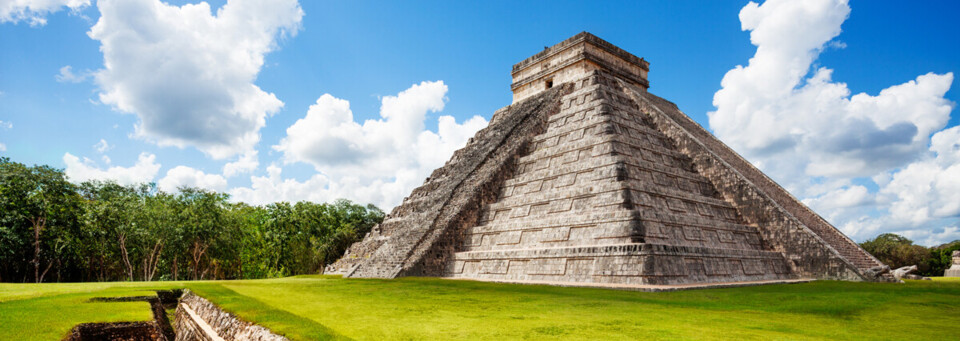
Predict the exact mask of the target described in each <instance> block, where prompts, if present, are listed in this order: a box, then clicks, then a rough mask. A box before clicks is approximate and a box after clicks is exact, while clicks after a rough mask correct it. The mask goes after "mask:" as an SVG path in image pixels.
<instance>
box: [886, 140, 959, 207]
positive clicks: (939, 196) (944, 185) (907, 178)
mask: <svg viewBox="0 0 960 341" xmlns="http://www.w3.org/2000/svg"><path fill="white" fill-rule="evenodd" d="M932 141H933V142H932V143H931V146H930V151H931V152H933V153H935V154H936V156H935V157H932V158H928V159H924V160H921V161H918V162H914V163H912V164H910V165H908V166H906V167H904V168H903V169H902V170H900V171H898V172H896V173H893V174H892V175H891V176H890V181H889V183H887V184H885V185H884V186H883V187H882V188H881V189H880V194H881V195H884V196H886V197H888V198H890V199H889V200H890V201H891V204H890V213H891V217H892V218H893V219H894V220H895V221H896V222H905V223H909V224H910V225H912V226H921V225H922V224H925V223H928V222H930V221H933V220H935V219H941V218H954V217H960V127H953V128H950V129H946V130H943V131H941V132H938V133H937V134H936V135H933V138H932Z"/></svg>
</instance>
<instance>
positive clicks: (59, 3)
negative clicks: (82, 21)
mask: <svg viewBox="0 0 960 341" xmlns="http://www.w3.org/2000/svg"><path fill="white" fill-rule="evenodd" d="M89 5H90V0H0V23H5V22H12V23H19V22H21V21H22V22H28V23H30V26H42V25H45V24H46V23H47V15H49V14H51V13H54V12H58V11H60V10H62V9H64V8H67V9H70V10H71V11H74V12H76V11H79V10H81V9H83V8H84V7H86V6H89Z"/></svg>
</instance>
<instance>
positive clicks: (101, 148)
mask: <svg viewBox="0 0 960 341" xmlns="http://www.w3.org/2000/svg"><path fill="white" fill-rule="evenodd" d="M93 149H96V150H97V152H100V153H101V154H103V153H104V152H106V151H108V150H110V149H113V146H111V145H110V144H109V143H107V140H104V139H100V142H97V144H95V145H93Z"/></svg>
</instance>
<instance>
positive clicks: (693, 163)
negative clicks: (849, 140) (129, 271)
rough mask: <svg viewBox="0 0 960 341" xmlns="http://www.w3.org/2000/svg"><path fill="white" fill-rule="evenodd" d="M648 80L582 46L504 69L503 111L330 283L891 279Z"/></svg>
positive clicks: (612, 51)
mask: <svg viewBox="0 0 960 341" xmlns="http://www.w3.org/2000/svg"><path fill="white" fill-rule="evenodd" d="M648 70H649V63H648V62H646V61H645V60H643V59H642V58H638V57H636V56H634V55H632V54H630V53H628V52H626V51H624V50H622V49H620V48H618V47H616V46H614V45H612V44H610V43H608V42H606V41H604V40H602V39H600V38H597V37H596V36H594V35H592V34H589V33H586V32H584V33H580V34H577V35H576V36H573V37H571V38H569V39H567V40H565V41H563V42H561V43H559V44H557V45H554V46H553V47H550V48H547V49H545V50H543V51H542V52H540V53H537V54H536V55H534V56H532V57H530V58H527V59H526V60H524V61H522V62H520V63H518V64H516V65H514V66H513V72H512V75H513V84H512V85H511V89H512V90H513V104H511V105H509V106H507V107H505V108H502V109H500V110H498V111H497V112H496V113H494V115H493V118H492V119H491V121H490V124H489V126H488V127H486V128H484V129H483V130H481V131H479V132H478V133H477V134H476V136H475V137H474V138H472V139H471V140H470V142H469V143H467V145H466V146H465V147H464V148H463V149H460V150H458V151H457V152H456V153H454V155H453V157H452V158H451V159H450V160H449V161H447V163H446V164H445V165H444V166H443V167H441V168H439V169H437V170H435V171H434V172H433V174H431V176H430V177H429V178H427V180H426V181H425V182H424V184H423V185H422V186H420V187H419V188H417V189H415V190H414V191H413V193H411V194H410V196H409V197H407V198H406V199H404V201H403V203H402V204H401V205H400V206H398V207H396V208H395V209H394V210H393V211H392V212H391V213H390V214H389V215H388V216H387V217H386V219H385V220H384V221H383V223H381V224H380V225H378V226H377V227H375V228H374V229H373V231H371V232H370V233H369V234H368V235H367V236H366V237H365V238H364V239H363V240H362V241H360V242H357V243H355V244H354V245H352V246H351V247H350V248H349V249H348V250H347V252H346V254H345V255H344V256H343V257H342V258H341V259H340V260H339V261H337V262H336V263H334V264H332V265H331V266H329V267H328V268H327V271H328V273H340V274H343V275H344V276H345V277H376V278H394V277H398V276H440V277H451V278H463V279H475V280H489V281H503V282H521V283H547V284H558V285H579V286H606V287H622V288H636V289H652V290H656V289H657V288H675V287H683V286H697V285H738V284H754V283H775V282H790V281H798V280H808V279H838V280H853V281H886V280H889V277H888V276H882V275H877V273H879V272H880V271H878V270H879V269H880V268H881V267H882V266H883V264H882V263H881V262H879V261H878V260H877V259H876V258H874V257H872V256H871V255H870V254H869V253H867V252H866V251H864V250H863V249H861V248H860V247H859V246H858V245H857V244H856V243H854V242H853V241H852V240H850V239H849V238H847V237H846V236H845V235H843V233H841V232H840V231H839V230H837V229H836V228H835V227H833V226H832V225H830V224H829V223H828V222H826V221H825V220H824V219H823V218H821V217H820V216H819V215H817V214H816V213H814V212H813V211H812V210H810V209H809V208H807V207H806V206H804V205H803V204H802V203H801V202H800V201H799V200H797V199H796V198H794V197H793V196H791V195H790V194H789V193H788V192H787V191H786V190H784V189H783V188H782V187H780V186H779V185H778V184H777V183H776V182H774V181H773V180H771V179H770V178H768V177H767V176H765V175H764V174H763V173H762V172H761V171H760V170H758V169H757V168H755V167H754V166H752V165H751V164H750V163H749V162H747V161H746V160H744V159H743V158H742V157H740V156H739V155H738V154H737V153H736V152H734V151H733V150H731V149H730V148H729V147H727V146H726V145H724V144H723V143H722V142H721V141H720V140H718V139H717V138H716V137H714V136H713V135H711V134H710V133H709V132H708V131H707V130H705V129H704V128H702V127H701V126H700V125H698V124H697V123H696V122H694V121H693V120H692V119H690V118H689V117H688V116H687V115H685V114H684V113H683V112H681V111H680V110H678V109H677V106H676V105H674V104H673V103H670V102H668V101H666V100H664V99H662V98H660V97H657V96H655V95H653V94H651V93H649V92H648V91H647V89H648V87H649V85H648V82H647V72H648Z"/></svg>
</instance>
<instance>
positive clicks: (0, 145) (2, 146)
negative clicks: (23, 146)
mask: <svg viewBox="0 0 960 341" xmlns="http://www.w3.org/2000/svg"><path fill="white" fill-rule="evenodd" d="M5 151H7V145H5V144H3V143H0V152H5Z"/></svg>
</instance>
